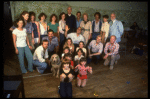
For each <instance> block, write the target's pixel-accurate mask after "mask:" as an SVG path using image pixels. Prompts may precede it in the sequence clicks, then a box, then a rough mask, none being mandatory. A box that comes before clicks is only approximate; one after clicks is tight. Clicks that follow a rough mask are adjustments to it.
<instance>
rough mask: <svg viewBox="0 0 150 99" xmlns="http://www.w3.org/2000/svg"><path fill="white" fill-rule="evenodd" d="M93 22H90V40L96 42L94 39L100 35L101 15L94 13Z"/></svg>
mask: <svg viewBox="0 0 150 99" xmlns="http://www.w3.org/2000/svg"><path fill="white" fill-rule="evenodd" d="M94 17H95V20H94V21H92V40H96V37H97V36H98V35H100V31H101V26H102V21H101V19H100V18H101V14H100V13H99V12H96V13H95V14H94Z"/></svg>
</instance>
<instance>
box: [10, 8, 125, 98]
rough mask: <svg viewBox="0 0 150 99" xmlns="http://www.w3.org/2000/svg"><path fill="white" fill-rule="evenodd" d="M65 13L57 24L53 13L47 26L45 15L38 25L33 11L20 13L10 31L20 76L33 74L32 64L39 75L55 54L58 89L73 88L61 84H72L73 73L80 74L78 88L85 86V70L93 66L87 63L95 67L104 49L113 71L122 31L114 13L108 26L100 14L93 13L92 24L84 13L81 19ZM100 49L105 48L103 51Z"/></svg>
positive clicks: (40, 16) (78, 14)
mask: <svg viewBox="0 0 150 99" xmlns="http://www.w3.org/2000/svg"><path fill="white" fill-rule="evenodd" d="M67 12H68V13H67V14H65V13H64V12H62V13H61V14H60V15H59V22H58V23H57V21H58V18H57V15H56V14H52V15H51V16H50V19H49V21H50V22H49V23H47V22H46V21H45V19H46V18H47V15H46V14H45V13H40V15H39V16H38V18H39V21H38V22H37V21H35V17H36V16H35V13H34V12H28V11H23V12H22V13H21V14H20V17H19V18H18V19H17V20H15V21H14V25H13V26H12V27H11V28H10V30H11V31H12V34H13V35H12V36H13V43H14V47H15V53H16V54H17V55H18V59H19V63H20V68H21V71H22V73H28V71H29V72H33V65H34V66H35V67H36V68H37V71H38V72H39V73H41V74H42V73H44V71H45V69H46V68H47V67H48V66H50V65H51V64H50V57H51V56H52V55H53V54H54V53H56V54H59V56H60V57H61V62H62V66H61V70H60V81H61V83H60V86H63V87H64V86H70V88H72V85H71V83H64V82H71V80H72V79H73V77H74V73H75V72H77V71H79V72H78V74H77V75H76V76H77V79H78V83H77V86H78V87H80V86H81V87H84V86H85V85H86V79H87V71H89V72H90V73H92V67H89V66H87V64H90V63H91V61H94V63H95V64H98V62H99V60H100V55H101V54H102V52H103V50H104V53H105V56H104V57H103V59H105V62H104V65H109V63H110V70H112V69H113V66H114V64H115V63H117V60H118V59H119V58H120V55H119V53H118V50H119V42H120V41H121V36H122V34H123V30H124V29H123V25H122V23H121V21H119V20H117V19H116V14H115V13H112V14H111V21H110V22H109V23H108V18H109V16H108V15H104V16H103V21H102V20H101V14H100V13H99V12H96V13H95V14H94V17H95V19H94V20H93V21H90V20H88V14H87V13H84V14H83V15H82V16H83V20H82V19H81V12H80V11H78V12H77V13H76V17H75V16H74V15H73V14H71V12H72V8H71V7H68V8H67ZM103 46H105V47H104V48H103ZM24 56H26V58H27V61H28V69H27V70H26V68H25V66H24ZM67 77H68V78H67ZM82 81H83V82H82ZM81 82H82V83H81ZM66 84H67V85H66ZM63 87H60V89H61V90H60V95H61V97H66V96H64V94H65V93H64V90H65V89H64V88H63ZM69 90H70V89H68V91H67V92H68V94H69V93H70V91H69ZM71 92H72V91H71ZM69 97H72V96H69Z"/></svg>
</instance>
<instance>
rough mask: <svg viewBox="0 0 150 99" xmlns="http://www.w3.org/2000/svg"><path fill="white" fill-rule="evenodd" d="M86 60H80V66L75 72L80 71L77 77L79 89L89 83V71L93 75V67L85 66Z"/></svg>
mask: <svg viewBox="0 0 150 99" xmlns="http://www.w3.org/2000/svg"><path fill="white" fill-rule="evenodd" d="M85 65H86V58H81V59H80V64H79V65H77V66H76V67H75V72H77V71H79V74H78V75H77V87H80V86H81V87H84V86H85V85H86V81H87V71H88V72H90V73H91V74H92V67H89V66H85Z"/></svg>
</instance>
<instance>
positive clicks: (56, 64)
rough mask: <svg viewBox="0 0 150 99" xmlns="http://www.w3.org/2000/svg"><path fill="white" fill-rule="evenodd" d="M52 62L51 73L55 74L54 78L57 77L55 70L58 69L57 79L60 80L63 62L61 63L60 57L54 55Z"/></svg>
mask: <svg viewBox="0 0 150 99" xmlns="http://www.w3.org/2000/svg"><path fill="white" fill-rule="evenodd" d="M50 62H51V65H52V68H51V71H52V73H53V76H55V74H56V70H55V69H57V74H56V78H59V70H60V66H61V61H60V58H59V56H58V55H57V54H53V55H52V56H51V58H50Z"/></svg>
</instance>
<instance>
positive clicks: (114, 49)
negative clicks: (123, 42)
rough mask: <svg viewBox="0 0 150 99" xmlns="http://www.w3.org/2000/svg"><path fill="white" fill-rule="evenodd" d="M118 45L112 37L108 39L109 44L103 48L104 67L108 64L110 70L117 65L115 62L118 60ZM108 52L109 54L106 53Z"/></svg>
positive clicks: (114, 37)
mask: <svg viewBox="0 0 150 99" xmlns="http://www.w3.org/2000/svg"><path fill="white" fill-rule="evenodd" d="M118 50H119V44H118V43H117V42H116V36H115V35H112V36H111V37H110V42H107V43H106V45H105V48H104V53H105V56H104V57H103V58H104V59H105V62H104V65H105V66H107V65H108V64H109V62H110V70H112V69H113V65H114V63H115V64H117V60H118V59H120V55H119V54H118ZM108 51H109V52H108Z"/></svg>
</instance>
